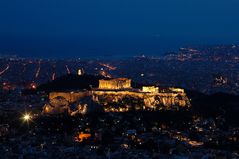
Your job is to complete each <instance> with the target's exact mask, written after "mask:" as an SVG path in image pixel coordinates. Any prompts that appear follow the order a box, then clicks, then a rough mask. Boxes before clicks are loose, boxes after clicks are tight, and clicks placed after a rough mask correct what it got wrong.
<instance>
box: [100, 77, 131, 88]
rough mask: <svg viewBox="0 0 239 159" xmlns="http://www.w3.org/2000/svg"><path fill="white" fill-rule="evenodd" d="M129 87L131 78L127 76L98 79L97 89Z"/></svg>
mask: <svg viewBox="0 0 239 159" xmlns="http://www.w3.org/2000/svg"><path fill="white" fill-rule="evenodd" d="M130 88H131V79H128V78H115V79H109V80H99V89H106V90H107V89H108V90H120V89H130Z"/></svg>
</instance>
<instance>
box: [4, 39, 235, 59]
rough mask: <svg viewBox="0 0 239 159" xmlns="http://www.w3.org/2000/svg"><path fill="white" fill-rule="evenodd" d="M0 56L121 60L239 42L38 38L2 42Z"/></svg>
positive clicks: (215, 40)
mask: <svg viewBox="0 0 239 159" xmlns="http://www.w3.org/2000/svg"><path fill="white" fill-rule="evenodd" d="M0 43H1V44H0V54H10V55H11V54H12V55H17V56H19V57H24V58H51V59H53V58H55V59H62V58H66V59H74V58H82V59H89V58H95V59H98V58H99V59H104V58H109V59H111V58H113V59H122V58H128V57H133V56H138V55H146V56H155V57H157V56H162V55H163V54H165V53H167V52H176V51H178V49H179V48H181V47H195V46H208V45H230V44H239V40H236V39H234V40H227V39H224V40H220V39H212V40H211V39H203V40H201V39H194V40H191V39H183V40H182V39H180V38H179V39H177V38H172V37H163V36H160V35H158V36H151V37H142V38H140V37H106V38H105V37H85V38H84V37H71V38H69V37H61V38H56V37H47V38H46V37H38V38H30V37H28V38H27V37H24V38H21V37H20V38H16V37H14V38H9V39H8V38H5V40H4V41H3V40H1V39H0Z"/></svg>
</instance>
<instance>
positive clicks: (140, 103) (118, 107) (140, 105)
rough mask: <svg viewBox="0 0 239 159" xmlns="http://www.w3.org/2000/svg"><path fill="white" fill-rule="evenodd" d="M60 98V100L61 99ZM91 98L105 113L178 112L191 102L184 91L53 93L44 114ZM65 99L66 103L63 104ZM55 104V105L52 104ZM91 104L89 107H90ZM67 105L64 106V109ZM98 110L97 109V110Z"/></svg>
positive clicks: (58, 110)
mask: <svg viewBox="0 0 239 159" xmlns="http://www.w3.org/2000/svg"><path fill="white" fill-rule="evenodd" d="M59 97H60V98H59ZM84 98H90V99H91V100H92V102H91V103H96V104H98V107H102V108H103V109H104V111H105V112H124V111H129V110H162V109H163V110H178V109H180V108H185V107H190V106H191V105H190V101H189V99H188V97H187V95H186V93H185V92H184V91H168V92H160V93H157V92H141V91H131V90H128V91H126V90H121V91H113V90H108V91H105V90H93V91H85V92H52V93H50V94H49V103H48V104H46V105H45V107H44V112H47V110H48V111H49V112H62V111H61V109H60V108H62V104H63V103H66V102H68V103H69V104H67V105H70V104H72V103H77V102H81V101H83V100H84ZM63 99H64V102H62V101H63ZM52 103H54V104H52ZM90 105H92V104H90V103H88V104H87V107H90ZM65 107H66V104H65V105H64V108H65ZM95 109H96V108H95Z"/></svg>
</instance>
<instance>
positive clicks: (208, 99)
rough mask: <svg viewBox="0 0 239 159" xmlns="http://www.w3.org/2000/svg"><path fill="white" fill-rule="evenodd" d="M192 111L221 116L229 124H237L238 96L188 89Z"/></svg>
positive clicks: (198, 113)
mask: <svg viewBox="0 0 239 159" xmlns="http://www.w3.org/2000/svg"><path fill="white" fill-rule="evenodd" d="M187 94H188V96H189V98H190V99H191V104H192V113H193V114H197V115H200V116H204V117H213V118H216V117H219V116H222V117H224V118H225V119H226V122H227V123H228V124H229V123H230V125H231V124H233V125H239V115H238V114H239V96H236V95H231V94H226V93H215V94H212V95H205V94H202V93H199V92H196V91H189V92H188V93H187Z"/></svg>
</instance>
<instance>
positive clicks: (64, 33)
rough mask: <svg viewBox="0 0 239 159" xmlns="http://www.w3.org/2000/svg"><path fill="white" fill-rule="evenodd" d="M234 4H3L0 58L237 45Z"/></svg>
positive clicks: (87, 0) (167, 0) (70, 0)
mask: <svg viewBox="0 0 239 159" xmlns="http://www.w3.org/2000/svg"><path fill="white" fill-rule="evenodd" d="M238 28H239V1H238V0H1V1H0V53H15V54H18V55H20V56H26V57H58V58H62V57H67V58H75V57H87V56H88V57H97V56H113V55H121V56H131V55H137V54H148V55H160V54H161V53H163V52H165V51H171V50H175V49H176V48H178V47H180V46H186V45H197V44H199V45H204V44H222V43H239V29H238Z"/></svg>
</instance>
